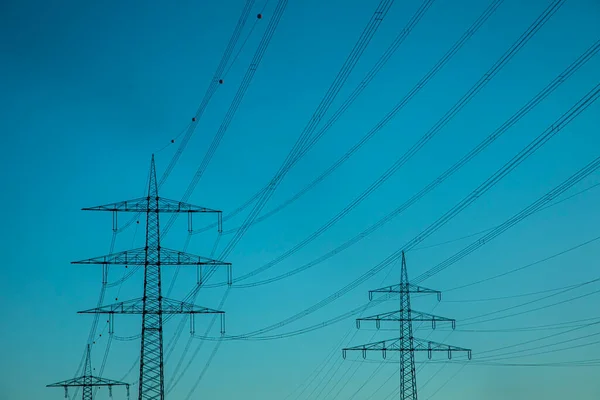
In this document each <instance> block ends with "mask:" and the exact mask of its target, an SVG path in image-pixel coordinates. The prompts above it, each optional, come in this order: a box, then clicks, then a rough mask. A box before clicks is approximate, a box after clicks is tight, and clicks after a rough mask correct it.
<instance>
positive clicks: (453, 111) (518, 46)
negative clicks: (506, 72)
mask: <svg viewBox="0 0 600 400" xmlns="http://www.w3.org/2000/svg"><path fill="white" fill-rule="evenodd" d="M560 4H562V3H561V0H558V1H555V3H553V4H552V5H551V6H550V7H549V8H547V9H546V10H545V11H544V13H543V14H542V15H541V16H540V17H539V18H538V19H537V20H536V21H535V22H534V23H533V25H532V26H530V27H529V28H528V29H527V31H526V32H525V33H524V34H523V35H522V36H521V37H520V38H519V40H517V42H515V43H514V44H513V45H512V46H511V47H510V49H509V50H508V51H507V52H506V53H504V55H503V56H502V57H501V58H500V59H499V60H498V61H497V62H496V63H495V64H494V65H493V66H492V67H491V69H490V70H488V72H487V73H485V74H484V75H483V76H482V77H481V78H480V79H479V81H478V82H477V83H475V85H474V86H473V87H471V89H469V90H468V91H467V92H466V93H465V95H464V96H463V97H462V98H461V99H460V100H459V101H458V102H457V103H455V104H454V106H453V107H452V108H451V109H450V110H449V111H448V112H447V113H446V114H445V115H444V116H443V117H442V118H441V119H440V120H438V122H437V123H436V124H434V126H433V127H432V128H431V129H430V130H429V131H428V132H427V133H426V134H425V135H424V136H422V137H421V138H420V139H419V141H417V143H415V144H414V145H413V146H412V147H411V148H410V149H409V150H408V151H407V152H406V153H404V154H403V155H402V156H401V157H400V158H399V159H398V160H397V161H396V162H395V163H394V164H393V165H392V166H391V167H390V168H389V169H388V170H387V171H386V172H384V173H383V174H382V175H381V176H380V177H379V178H378V179H377V180H376V181H375V182H373V183H372V184H371V185H370V186H369V187H368V188H367V189H366V190H365V191H364V192H363V193H362V194H360V195H359V196H358V197H357V198H355V199H354V200H353V201H352V202H351V203H350V204H348V205H347V206H346V207H345V208H344V209H343V210H342V211H341V212H340V213H338V214H337V215H336V216H335V217H333V218H332V219H330V220H329V221H328V222H327V223H325V224H324V225H322V226H321V227H320V228H319V229H318V230H316V231H315V232H313V233H312V234H311V235H309V236H308V237H307V238H305V239H304V240H303V241H302V242H300V243H299V244H297V245H296V246H294V247H293V248H292V249H290V250H288V251H287V252H285V253H283V254H282V255H280V256H279V257H277V258H275V259H274V260H272V261H270V262H269V263H267V264H265V265H263V266H262V267H259V268H257V269H255V270H253V271H250V272H248V273H246V274H245V275H242V276H241V277H239V278H237V279H235V280H234V282H239V281H242V280H244V279H247V278H250V277H252V276H255V275H256V274H259V273H261V272H264V271H266V270H268V269H270V268H271V267H273V266H274V265H276V264H278V263H280V262H281V261H283V260H285V259H286V258H288V257H290V256H291V255H293V254H295V253H296V252H297V251H299V250H300V249H302V248H303V247H305V246H306V245H308V244H309V243H311V242H312V241H313V240H315V239H316V238H318V237H319V236H320V235H321V234H323V233H324V232H325V231H326V230H328V229H329V228H330V227H332V226H333V225H334V224H335V223H337V222H338V221H339V220H341V219H342V218H343V217H345V216H346V215H347V214H348V213H350V211H352V210H353V209H354V208H355V207H357V206H358V205H359V204H360V203H361V202H362V201H363V200H365V199H366V198H367V197H368V196H369V195H370V194H371V193H372V192H374V191H375V190H376V189H377V188H379V186H381V185H382V184H383V183H384V182H385V181H386V180H387V179H389V178H390V177H391V176H392V175H393V174H394V173H395V172H396V171H397V170H398V169H399V168H400V167H402V166H403V165H404V163H406V162H407V161H408V160H409V159H410V158H411V157H412V156H413V155H414V154H416V152H417V151H419V150H420V149H421V148H422V147H423V146H424V145H425V144H426V143H427V142H428V141H429V140H430V139H431V138H433V136H435V134H437V133H438V132H439V131H440V130H441V129H442V128H443V127H444V126H445V125H446V124H447V123H448V122H449V121H450V120H451V119H452V118H453V117H454V116H455V115H456V114H457V113H458V112H459V111H460V110H461V109H462V107H464V106H465V105H466V104H467V103H468V102H469V101H470V100H471V99H472V98H473V97H474V96H475V95H476V94H477V93H478V92H479V91H480V90H481V89H483V87H484V86H485V85H486V84H487V83H488V82H489V81H490V80H491V79H492V78H493V77H494V76H495V74H497V73H498V72H499V71H500V70H501V69H502V67H503V66H504V65H505V64H506V63H507V62H508V61H510V59H511V58H512V57H513V56H514V55H515V54H516V53H517V52H518V51H519V50H520V49H521V48H522V47H523V46H524V45H525V43H526V41H527V40H528V39H530V38H531V37H532V36H533V35H534V34H535V33H536V32H537V31H538V30H539V29H540V28H541V26H542V25H543V23H545V22H546V21H547V20H548V19H549V18H550V16H552V15H553V14H554V12H556V10H557V7H558V6H560ZM555 7H556V8H555ZM388 115H391V114H388ZM475 154H476V153H475ZM475 154H474V155H475ZM474 155H473V156H474ZM465 160H466V161H465V163H466V162H468V160H470V157H469V156H468V155H467V156H466V157H465ZM461 161H462V160H461ZM455 165H456V167H457V168H460V167H461V166H462V164H461V162H459V163H457V164H455ZM448 172H450V174H451V173H452V172H454V171H453V170H452V168H451V169H450V170H449V171H448ZM450 174H449V175H450ZM436 182H437V181H434V182H433V183H432V184H431V185H430V186H429V187H428V188H425V189H424V190H423V194H422V195H424V194H425V193H427V191H429V190H432V189H433V188H434V187H435V185H436ZM418 196H419V194H417V195H415V196H414V197H413V199H415V200H413V201H416V200H418V198H419V197H418ZM411 200H412V199H411ZM405 204H407V205H406V206H405V207H406V208H408V206H410V204H411V203H410V200H409V202H407V203H405ZM401 211H404V209H402V208H400V209H397V213H400V212H401ZM395 212H396V211H395ZM393 216H395V215H394V214H393V213H392V214H390V215H389V217H386V218H389V219H391V218H393ZM386 218H384V219H382V220H380V222H379V223H380V224H381V225H383V224H385V223H386V222H387V219H386ZM378 227H379V225H377V224H375V225H373V226H372V227H370V228H369V229H373V230H375V229H377V228H378ZM369 229H367V231H366V232H367V233H366V234H367V235H368V233H370V232H369ZM363 237H364V236H363V234H362V233H361V234H359V235H357V236H355V237H354V238H353V239H351V240H350V241H348V242H346V243H344V244H342V245H341V246H339V247H338V248H336V249H334V250H332V251H330V252H329V253H328V254H327V255H326V256H323V257H322V258H324V259H327V258H329V257H330V256H332V255H335V254H337V253H338V252H339V250H338V249H345V248H347V247H348V246H350V245H351V244H354V242H355V241H359V240H361V239H362V238H363ZM328 256H329V257H328ZM312 266H313V263H309V264H307V265H305V266H302V267H300V268H297V269H296V270H295V271H292V273H287V274H284V275H282V276H285V277H288V276H291V274H293V273H297V272H300V271H302V270H304V269H307V268H310V267H312ZM296 271H297V272H296ZM279 279H283V278H279V277H275V278H271V279H269V280H265V281H262V282H261V284H266V283H271V282H273V281H274V280H279ZM263 282H264V283H263ZM248 285H252V286H254V285H256V284H248ZM238 286H240V285H238ZM244 287H247V286H246V285H245V286H244Z"/></svg>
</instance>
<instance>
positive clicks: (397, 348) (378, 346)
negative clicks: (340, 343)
mask: <svg viewBox="0 0 600 400" xmlns="http://www.w3.org/2000/svg"><path fill="white" fill-rule="evenodd" d="M373 293H383V294H399V295H400V309H399V310H398V311H392V312H386V313H382V314H377V315H372V316H370V317H363V318H358V319H357V320H356V326H357V328H360V324H361V321H371V322H375V325H376V327H377V329H379V327H380V324H381V322H382V321H391V322H399V323H400V337H399V338H394V339H389V340H381V341H378V342H373V343H368V344H363V345H359V346H354V347H347V348H344V349H342V356H343V357H344V358H346V353H347V352H348V351H361V352H362V356H363V358H366V357H367V352H368V351H381V353H382V356H383V358H386V354H387V352H388V351H394V352H398V353H399V354H400V399H401V400H417V377H416V370H415V352H417V351H418V352H425V351H426V352H427V355H428V357H429V358H431V356H432V353H433V352H447V353H448V358H449V359H450V358H452V353H453V352H457V351H458V352H466V353H467V355H468V357H469V359H471V350H470V349H465V348H462V347H456V346H450V345H447V344H443V343H437V342H433V341H429V340H423V339H417V338H415V337H413V328H412V323H413V321H419V322H431V325H432V328H433V329H435V327H436V323H437V322H450V323H451V324H452V329H454V328H455V327H456V321H455V320H454V319H451V318H446V317H440V316H438V315H433V314H428V313H424V312H420V311H414V310H412V309H411V307H410V294H411V293H413V294H437V298H438V301H440V300H441V297H442V296H441V292H439V291H437V290H432V289H427V288H424V287H421V286H417V285H413V284H411V283H409V282H408V272H407V268H406V259H405V257H404V252H402V269H401V273H400V284H398V285H392V286H386V287H384V288H380V289H376V290H371V291H369V299H370V300H372V299H373Z"/></svg>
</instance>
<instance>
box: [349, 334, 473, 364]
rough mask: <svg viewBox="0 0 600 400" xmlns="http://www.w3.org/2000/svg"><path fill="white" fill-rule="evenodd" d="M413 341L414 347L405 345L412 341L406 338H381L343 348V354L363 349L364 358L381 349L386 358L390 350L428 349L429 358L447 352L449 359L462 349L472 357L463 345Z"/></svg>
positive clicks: (420, 340)
mask: <svg viewBox="0 0 600 400" xmlns="http://www.w3.org/2000/svg"><path fill="white" fill-rule="evenodd" d="M412 342H413V344H412V347H405V343H410V341H409V340H406V339H404V338H395V339H388V340H381V341H379V342H373V343H368V344H363V345H359V346H354V347H347V348H345V349H342V355H343V357H344V358H346V352H348V351H361V352H362V355H363V358H366V357H367V352H368V351H381V353H382V355H383V358H386V353H387V352H388V351H397V352H401V351H412V352H414V351H426V352H427V355H428V357H429V358H431V355H432V353H433V352H447V353H448V359H451V358H452V353H453V352H456V351H460V352H466V353H467V356H468V357H469V360H470V359H471V349H464V348H462V347H456V346H450V345H447V344H443V343H437V342H432V341H429V340H423V339H417V338H413V340H412Z"/></svg>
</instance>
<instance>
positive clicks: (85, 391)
mask: <svg viewBox="0 0 600 400" xmlns="http://www.w3.org/2000/svg"><path fill="white" fill-rule="evenodd" d="M102 386H106V387H108V395H109V396H110V397H112V387H113V386H125V387H126V388H127V398H129V384H128V383H125V382H119V381H113V380H111V379H105V378H100V377H97V376H93V375H92V358H91V356H90V345H89V344H88V345H87V349H86V353H85V364H84V368H83V376H80V377H78V378H73V379H69V380H66V381H62V382H56V383H52V384H50V385H46V387H62V388H64V389H65V399H66V398H68V397H69V388H70V387H80V388H82V390H81V392H82V397H81V398H82V399H83V400H92V391H93V390H92V389H93V388H94V387H102Z"/></svg>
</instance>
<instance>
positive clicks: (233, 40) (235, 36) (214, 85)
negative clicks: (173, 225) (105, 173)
mask: <svg viewBox="0 0 600 400" xmlns="http://www.w3.org/2000/svg"><path fill="white" fill-rule="evenodd" d="M253 5H254V0H246V3H245V5H244V8H243V9H242V14H241V15H240V17H239V19H238V21H237V24H236V26H235V29H234V30H233V33H232V34H231V37H230V38H229V42H228V43H227V47H226V48H225V51H224V52H223V54H222V55H221V60H220V61H219V65H218V66H217V69H216V71H215V73H214V75H213V77H212V79H211V82H210V84H209V86H208V88H207V89H206V92H205V93H204V97H203V98H202V102H201V103H200V106H199V107H198V109H197V110H196V114H195V115H194V117H193V118H192V121H191V122H190V123H189V124H188V125H187V128H186V131H185V135H184V137H183V139H182V140H181V143H180V144H179V147H178V148H177V151H176V152H175V154H174V155H173V157H172V158H171V161H170V162H169V165H168V166H167V168H166V169H165V171H164V172H163V175H162V176H161V178H160V180H159V182H158V187H159V188H160V187H161V186H162V185H163V184H164V183H165V181H166V180H167V178H168V177H169V175H170V174H171V172H172V171H173V168H175V164H177V162H178V161H179V158H180V157H181V154H182V153H183V151H184V150H185V148H186V146H187V144H188V142H189V141H190V139H191V138H192V135H193V134H194V131H195V130H196V127H197V126H198V123H199V121H200V118H201V117H202V115H203V114H204V111H205V110H206V107H207V106H208V103H209V102H210V100H211V99H212V96H213V95H214V94H215V92H216V91H217V89H218V87H219V86H220V82H221V78H222V74H223V71H224V70H225V67H226V66H227V63H228V62H229V59H230V58H231V54H232V53H233V51H234V50H235V47H236V45H237V43H238V40H239V38H240V35H241V34H242V31H243V29H244V26H245V25H246V22H247V20H248V16H249V14H250V11H251V10H252V6H253ZM180 135H181V133H180V134H179V135H177V137H179V136H180ZM140 215H141V213H137V214H135V215H134V216H133V217H132V218H131V219H130V220H129V221H128V222H127V223H126V224H125V225H124V226H122V227H121V228H120V229H119V230H118V232H122V231H124V230H125V229H127V228H128V227H129V226H131V224H133V222H134V221H136V220H137V219H138V218H139V216H140Z"/></svg>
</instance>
